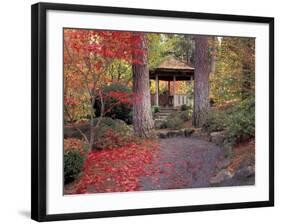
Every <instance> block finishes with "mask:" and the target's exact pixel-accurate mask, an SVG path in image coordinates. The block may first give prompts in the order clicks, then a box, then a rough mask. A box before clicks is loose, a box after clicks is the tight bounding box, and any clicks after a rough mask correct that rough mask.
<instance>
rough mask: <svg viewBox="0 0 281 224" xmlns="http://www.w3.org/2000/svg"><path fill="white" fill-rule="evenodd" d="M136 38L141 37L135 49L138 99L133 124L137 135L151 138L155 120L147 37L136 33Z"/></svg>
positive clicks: (134, 77) (134, 61)
mask: <svg viewBox="0 0 281 224" xmlns="http://www.w3.org/2000/svg"><path fill="white" fill-rule="evenodd" d="M134 38H139V39H140V40H139V41H138V43H137V45H139V46H136V49H138V50H141V51H142V52H143V53H142V54H139V51H133V66H132V68H133V92H134V94H135V96H136V100H135V101H134V105H133V126H134V133H135V135H136V136H139V137H142V138H149V137H151V134H152V133H153V127H154V122H153V119H152V112H151V102H150V89H149V70H148V61H147V39H146V35H145V34H142V33H134Z"/></svg>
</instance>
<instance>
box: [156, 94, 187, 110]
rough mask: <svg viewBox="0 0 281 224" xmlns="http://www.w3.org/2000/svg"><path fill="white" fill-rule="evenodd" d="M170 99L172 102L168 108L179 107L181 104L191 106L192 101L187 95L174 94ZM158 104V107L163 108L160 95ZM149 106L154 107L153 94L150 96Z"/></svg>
mask: <svg viewBox="0 0 281 224" xmlns="http://www.w3.org/2000/svg"><path fill="white" fill-rule="evenodd" d="M170 97H172V98H173V101H172V102H170V103H169V104H170V106H174V107H180V106H181V105H183V104H186V105H188V106H192V105H193V99H192V98H191V97H190V96H189V95H188V94H176V95H175V96H173V95H171V96H170ZM158 102H159V105H160V106H165V105H162V104H163V100H162V98H161V95H160V96H159V101H158ZM151 105H156V100H155V94H151Z"/></svg>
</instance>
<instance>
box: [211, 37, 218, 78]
mask: <svg viewBox="0 0 281 224" xmlns="http://www.w3.org/2000/svg"><path fill="white" fill-rule="evenodd" d="M216 38H217V37H213V38H212V40H211V43H212V45H211V61H210V75H213V74H215V72H216V59H217V48H216V42H217V40H216Z"/></svg>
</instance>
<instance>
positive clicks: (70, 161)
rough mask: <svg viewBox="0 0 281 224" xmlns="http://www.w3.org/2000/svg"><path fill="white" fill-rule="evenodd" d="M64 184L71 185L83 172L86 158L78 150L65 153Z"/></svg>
mask: <svg viewBox="0 0 281 224" xmlns="http://www.w3.org/2000/svg"><path fill="white" fill-rule="evenodd" d="M63 161H64V183H69V182H71V181H73V180H74V178H75V177H76V176H77V175H78V174H79V173H80V172H81V170H82V166H83V161H84V157H83V155H82V154H81V153H80V152H79V151H78V150H71V151H67V152H65V153H64V156H63Z"/></svg>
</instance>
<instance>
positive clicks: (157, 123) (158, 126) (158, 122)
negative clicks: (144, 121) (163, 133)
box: [154, 119, 165, 129]
mask: <svg viewBox="0 0 281 224" xmlns="http://www.w3.org/2000/svg"><path fill="white" fill-rule="evenodd" d="M164 123H165V121H163V120H160V119H157V120H156V119H155V120H154V127H155V128H156V129H161V128H162V127H163V124H164Z"/></svg>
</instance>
